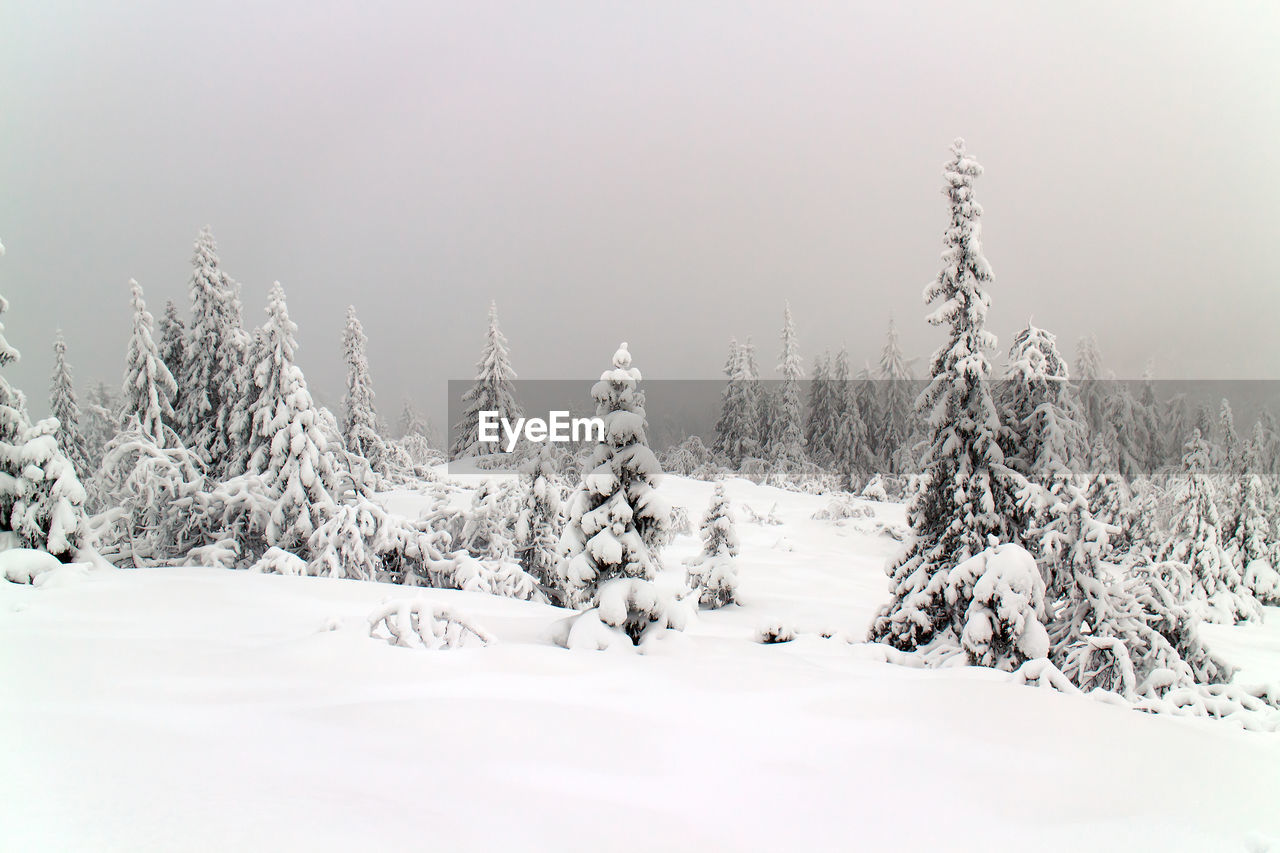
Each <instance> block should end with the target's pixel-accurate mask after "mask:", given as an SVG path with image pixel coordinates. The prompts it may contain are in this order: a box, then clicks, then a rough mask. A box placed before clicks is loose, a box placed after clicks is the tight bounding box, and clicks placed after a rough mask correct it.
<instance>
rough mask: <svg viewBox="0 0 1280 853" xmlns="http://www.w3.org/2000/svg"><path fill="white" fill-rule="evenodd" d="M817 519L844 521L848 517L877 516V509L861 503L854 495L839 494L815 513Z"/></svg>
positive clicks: (814, 517)
mask: <svg viewBox="0 0 1280 853" xmlns="http://www.w3.org/2000/svg"><path fill="white" fill-rule="evenodd" d="M812 517H813V519H814V520H815V521H843V520H844V519H847V518H875V517H876V511H875V510H874V509H872V508H871V507H869V506H867V505H866V504H864V503H861V502H860V501H859V500H858V499H857V498H854V497H853V495H849V494H842V495H837V496H836V497H834V498H832V499H831V500H829V501H827V505H826V506H825V507H823V508H822V509H820V510H817V511H816V512H814V514H813V516H812Z"/></svg>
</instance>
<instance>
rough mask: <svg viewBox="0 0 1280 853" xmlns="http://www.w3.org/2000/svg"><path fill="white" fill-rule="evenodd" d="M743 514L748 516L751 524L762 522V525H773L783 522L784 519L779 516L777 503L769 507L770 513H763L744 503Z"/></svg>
mask: <svg viewBox="0 0 1280 853" xmlns="http://www.w3.org/2000/svg"><path fill="white" fill-rule="evenodd" d="M742 514H743V515H744V516H746V519H747V521H748V522H750V523H751V524H761V525H764V524H768V525H773V526H777V525H780V524H782V519H780V518H778V505H777V504H774V505H773V506H771V507H769V512H768V513H766V514H764V515H761V514H760V513H758V512H756V511H755V510H754V509H752V508H751V507H750V506H748V505H747V504H745V503H744V504H743V505H742Z"/></svg>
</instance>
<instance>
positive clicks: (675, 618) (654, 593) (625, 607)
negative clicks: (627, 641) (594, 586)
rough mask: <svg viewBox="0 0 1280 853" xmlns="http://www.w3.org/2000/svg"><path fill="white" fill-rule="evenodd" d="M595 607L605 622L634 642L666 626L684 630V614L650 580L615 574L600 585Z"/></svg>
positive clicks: (664, 628) (662, 629) (635, 643)
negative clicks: (622, 576) (615, 576)
mask: <svg viewBox="0 0 1280 853" xmlns="http://www.w3.org/2000/svg"><path fill="white" fill-rule="evenodd" d="M599 589H600V592H599V598H598V601H599V605H598V606H597V607H596V611H597V613H598V614H599V617H600V621H601V622H603V623H604V624H606V625H608V626H610V627H613V628H618V629H621V630H622V631H623V633H625V634H626V635H627V636H628V637H630V638H631V642H632V643H633V644H634V645H637V646H638V645H640V641H641V640H642V639H644V638H645V636H646V635H648V634H651V633H653V632H657V631H665V630H667V629H671V630H675V631H683V630H684V626H685V614H684V611H683V610H681V609H680V608H679V607H678V606H677V605H676V602H674V601H672V600H671V599H670V598H668V597H667V596H665V595H662V594H660V593H659V592H658V590H657V587H655V586H654V585H653V583H651V582H650V581H646V580H641V579H639V578H614V579H612V580H608V581H605V582H604V583H602V584H601V585H600V588H599Z"/></svg>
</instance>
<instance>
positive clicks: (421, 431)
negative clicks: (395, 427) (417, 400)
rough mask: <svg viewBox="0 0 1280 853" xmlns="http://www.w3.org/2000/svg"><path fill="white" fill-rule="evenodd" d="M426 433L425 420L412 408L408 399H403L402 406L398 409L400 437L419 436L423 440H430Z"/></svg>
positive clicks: (411, 403)
mask: <svg viewBox="0 0 1280 853" xmlns="http://www.w3.org/2000/svg"><path fill="white" fill-rule="evenodd" d="M427 432H428V427H427V422H426V420H425V419H424V418H423V417H422V415H421V414H420V413H419V412H418V410H417V409H416V408H414V405H413V402H412V401H411V400H410V399H409V398H408V397H405V398H404V405H403V406H401V407H400V437H401V438H404V437H405V436H409V435H420V436H422V437H423V438H430V436H428V435H427Z"/></svg>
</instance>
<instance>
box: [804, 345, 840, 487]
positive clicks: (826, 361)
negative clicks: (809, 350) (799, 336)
mask: <svg viewBox="0 0 1280 853" xmlns="http://www.w3.org/2000/svg"><path fill="white" fill-rule="evenodd" d="M833 390H834V389H833V388H832V385H831V353H830V352H824V353H823V354H822V355H820V356H818V357H816V358H815V359H814V360H813V380H812V381H811V382H810V383H809V410H808V413H807V416H806V418H805V424H804V443H805V447H806V448H807V449H808V451H809V458H810V459H812V460H813V461H814V462H816V463H818V464H819V465H829V464H830V463H831V436H832V432H831V427H832V426H833V425H834V424H835V423H836V415H834V414H833V412H832V409H833V393H832V392H833Z"/></svg>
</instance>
